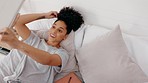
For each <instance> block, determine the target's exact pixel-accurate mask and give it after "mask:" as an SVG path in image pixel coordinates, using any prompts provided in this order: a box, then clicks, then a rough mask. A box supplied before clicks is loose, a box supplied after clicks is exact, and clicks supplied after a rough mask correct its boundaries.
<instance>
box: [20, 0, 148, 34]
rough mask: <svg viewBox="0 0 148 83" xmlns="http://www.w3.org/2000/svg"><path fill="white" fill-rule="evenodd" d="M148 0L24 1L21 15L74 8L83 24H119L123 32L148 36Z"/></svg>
mask: <svg viewBox="0 0 148 83" xmlns="http://www.w3.org/2000/svg"><path fill="white" fill-rule="evenodd" d="M147 4H148V0H26V2H25V3H24V6H23V7H22V10H21V12H22V13H29V12H47V11H50V10H60V9H61V8H62V7H63V6H74V7H75V8H77V9H78V10H80V11H81V12H82V14H83V15H84V17H85V22H86V23H88V24H95V25H100V26H104V27H106V28H111V27H114V26H116V25H117V24H120V26H121V28H122V29H123V30H124V32H126V33H128V34H134V35H137V36H148V33H147V31H148V28H147V27H148V10H147V8H148V5H147Z"/></svg>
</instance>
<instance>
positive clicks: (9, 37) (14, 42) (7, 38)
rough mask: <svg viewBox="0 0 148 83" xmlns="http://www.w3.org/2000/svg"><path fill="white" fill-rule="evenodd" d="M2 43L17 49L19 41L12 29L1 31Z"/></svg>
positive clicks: (0, 39)
mask: <svg viewBox="0 0 148 83" xmlns="http://www.w3.org/2000/svg"><path fill="white" fill-rule="evenodd" d="M0 42H4V43H6V44H8V45H9V46H10V47H11V48H17V46H18V45H19V42H20V41H19V40H18V38H17V37H16V36H15V34H14V33H13V32H12V30H11V29H10V28H4V29H3V30H0Z"/></svg>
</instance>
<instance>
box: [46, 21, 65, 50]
mask: <svg viewBox="0 0 148 83" xmlns="http://www.w3.org/2000/svg"><path fill="white" fill-rule="evenodd" d="M66 28H67V26H66V24H65V23H64V21H61V20H58V21H56V22H55V23H54V24H53V25H52V27H51V28H50V29H49V31H48V41H47V44H48V45H52V46H55V47H59V44H60V42H61V41H62V40H63V39H65V38H66V37H67V34H66V33H67V29H66Z"/></svg>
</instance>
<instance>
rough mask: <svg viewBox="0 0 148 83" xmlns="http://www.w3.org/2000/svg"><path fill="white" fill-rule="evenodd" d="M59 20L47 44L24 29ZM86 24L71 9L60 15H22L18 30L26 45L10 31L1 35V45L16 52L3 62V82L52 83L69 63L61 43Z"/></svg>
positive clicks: (0, 79)
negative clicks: (40, 20)
mask: <svg viewBox="0 0 148 83" xmlns="http://www.w3.org/2000/svg"><path fill="white" fill-rule="evenodd" d="M56 17H57V20H56V21H55V22H54V23H53V25H52V27H51V28H50V29H49V31H48V32H49V33H48V35H49V36H48V40H47V41H45V40H43V39H40V38H39V37H38V36H37V35H36V34H35V33H33V32H31V31H30V30H29V28H28V27H27V26H26V25H25V24H27V23H30V22H32V21H35V20H39V19H45V18H46V19H51V18H56ZM83 22H84V21H83V17H82V16H81V14H80V13H79V12H78V11H76V10H74V9H73V8H71V7H64V8H63V9H61V10H60V12H59V13H57V12H56V11H51V12H48V13H40V14H26V15H21V16H20V17H19V19H18V21H17V23H16V24H15V30H16V31H17V33H18V34H19V36H21V38H22V39H23V41H19V40H18V39H17V38H16V37H15V35H14V34H13V32H12V31H11V30H10V29H8V28H5V29H4V30H1V32H0V33H1V34H0V41H1V42H5V43H7V44H8V45H9V46H11V47H12V48H14V49H13V50H11V52H10V53H9V54H8V55H7V56H6V57H5V58H4V59H3V60H1V61H0V82H1V83H4V81H6V82H7V81H9V80H17V79H19V80H21V82H22V83H53V79H54V76H55V75H56V74H57V73H60V72H61V71H62V69H63V68H64V67H65V66H66V64H67V61H68V59H69V55H68V53H67V52H66V51H65V50H64V49H63V48H61V47H60V42H61V41H62V40H64V39H66V37H67V36H68V34H69V33H70V32H71V30H74V31H76V30H77V29H78V28H79V27H80V26H81V24H82V23H83Z"/></svg>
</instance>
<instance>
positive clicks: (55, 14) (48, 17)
mask: <svg viewBox="0 0 148 83" xmlns="http://www.w3.org/2000/svg"><path fill="white" fill-rule="evenodd" d="M57 15H58V13H57V12H56V11H50V12H48V13H45V15H44V16H45V18H47V19H50V18H56V17H57Z"/></svg>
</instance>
